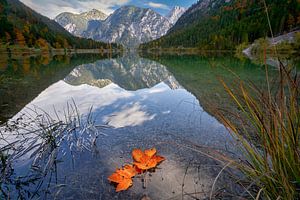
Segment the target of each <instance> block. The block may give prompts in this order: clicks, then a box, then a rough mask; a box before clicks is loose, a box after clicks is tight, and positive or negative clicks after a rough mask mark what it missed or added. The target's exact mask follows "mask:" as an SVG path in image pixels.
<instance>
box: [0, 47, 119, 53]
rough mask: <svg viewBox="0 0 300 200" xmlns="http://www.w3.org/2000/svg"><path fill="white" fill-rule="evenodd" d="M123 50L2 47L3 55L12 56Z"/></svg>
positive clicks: (0, 48)
mask: <svg viewBox="0 0 300 200" xmlns="http://www.w3.org/2000/svg"><path fill="white" fill-rule="evenodd" d="M122 52H123V50H122V49H54V48H51V49H36V48H29V47H21V46H0V53H1V54H11V55H45V54H50V55H72V54H90V53H91V54H92V53H95V54H114V53H122Z"/></svg>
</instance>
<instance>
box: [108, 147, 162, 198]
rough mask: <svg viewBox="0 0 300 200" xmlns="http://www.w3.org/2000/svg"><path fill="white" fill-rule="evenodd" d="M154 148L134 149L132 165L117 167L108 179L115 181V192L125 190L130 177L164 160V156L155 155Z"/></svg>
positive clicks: (130, 183) (130, 179)
mask: <svg viewBox="0 0 300 200" xmlns="http://www.w3.org/2000/svg"><path fill="white" fill-rule="evenodd" d="M156 153H157V151H156V149H155V148H153V149H147V150H145V151H142V150H140V149H134V150H133V151H132V157H133V160H134V161H135V162H134V165H125V166H124V167H123V168H122V169H117V170H116V171H115V172H114V173H113V174H112V175H111V176H109V177H108V180H109V181H111V182H113V183H116V184H117V187H116V192H120V191H123V190H127V189H128V188H129V187H130V186H132V184H133V182H132V178H133V177H134V176H135V175H136V174H141V173H143V172H144V171H145V170H148V169H152V168H155V167H156V166H157V165H158V164H159V163H161V162H162V161H164V160H165V158H164V157H162V156H158V155H156Z"/></svg>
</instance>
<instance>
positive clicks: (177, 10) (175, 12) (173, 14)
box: [166, 6, 186, 24]
mask: <svg viewBox="0 0 300 200" xmlns="http://www.w3.org/2000/svg"><path fill="white" fill-rule="evenodd" d="M185 11H186V9H185V8H183V7H179V6H175V7H174V8H173V9H172V10H171V11H170V13H169V14H168V15H167V16H166V18H167V19H168V20H169V22H170V23H171V24H175V23H176V22H177V20H178V19H179V18H180V17H181V16H182V15H183V13H184V12H185Z"/></svg>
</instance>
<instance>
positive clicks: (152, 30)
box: [55, 6, 185, 47]
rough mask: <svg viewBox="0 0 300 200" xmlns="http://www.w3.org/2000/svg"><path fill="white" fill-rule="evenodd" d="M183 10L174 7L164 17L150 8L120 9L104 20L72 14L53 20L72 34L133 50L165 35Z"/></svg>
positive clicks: (59, 16) (61, 15) (64, 14)
mask: <svg viewBox="0 0 300 200" xmlns="http://www.w3.org/2000/svg"><path fill="white" fill-rule="evenodd" d="M94 11H95V10H94ZM184 11H185V9H184V8H181V7H175V8H174V9H172V10H171V12H170V13H169V14H168V15H167V16H166V17H164V16H162V15H160V14H158V13H156V12H154V11H153V10H151V9H144V8H138V7H134V6H124V7H121V8H119V9H117V10H116V11H115V12H114V13H113V14H112V15H110V16H109V17H107V18H106V19H105V20H104V17H103V18H101V19H99V18H98V19H95V18H89V19H87V18H86V17H85V14H79V15H76V14H72V13H62V14H60V15H58V16H57V17H56V18H55V20H56V21H57V22H58V23H59V24H60V25H61V26H63V27H64V28H65V29H66V30H68V31H69V32H70V33H72V34H73V35H76V36H80V37H85V38H92V39H94V40H98V41H104V42H116V43H120V44H123V45H125V46H128V47H134V46H138V45H139V44H140V43H144V42H149V41H151V40H154V39H157V38H160V37H161V36H163V35H165V34H166V33H167V31H168V30H169V29H170V28H171V27H172V26H173V25H174V24H175V23H176V21H177V20H178V18H179V17H180V16H181V15H182V14H183V13H184ZM98 12H99V11H98ZM96 16H98V15H96Z"/></svg>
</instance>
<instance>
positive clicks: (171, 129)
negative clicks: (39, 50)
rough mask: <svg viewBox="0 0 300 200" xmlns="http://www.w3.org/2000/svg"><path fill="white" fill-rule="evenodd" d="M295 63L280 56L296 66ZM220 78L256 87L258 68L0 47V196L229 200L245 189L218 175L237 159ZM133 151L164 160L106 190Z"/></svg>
mask: <svg viewBox="0 0 300 200" xmlns="http://www.w3.org/2000/svg"><path fill="white" fill-rule="evenodd" d="M299 63H300V62H299V60H298V61H297V60H296V61H295V60H294V59H288V60H287V61H286V64H288V65H292V66H297V68H298V69H299V66H300V65H299ZM270 64H272V62H270ZM267 69H268V70H267V71H268V76H269V79H270V80H272V79H276V77H278V68H277V67H276V66H272V65H268V66H267ZM237 77H239V78H238V79H237ZM220 80H223V81H224V82H226V83H228V84H229V85H232V86H234V85H236V84H238V83H239V82H240V81H245V82H249V83H250V82H251V83H255V84H256V85H257V86H258V87H261V88H265V87H266V85H267V82H266V67H265V65H264V64H261V63H260V62H259V61H252V60H249V59H247V58H236V57H235V56H234V55H233V54H232V53H226V54H224V53H209V54H206V55H188V54H186V55H185V54H168V55H167V54H165V55H141V54H138V53H125V54H124V55H97V54H77V55H76V54H74V55H55V56H50V55H38V56H30V55H22V56H15V57H14V56H12V55H8V54H5V53H2V54H1V55H0V124H1V126H0V134H1V139H0V150H1V161H2V162H1V164H0V165H1V170H2V171H1V183H0V188H1V193H2V194H3V195H4V196H5V197H6V198H7V199H143V200H146V199H209V198H210V197H213V198H223V199H226V198H227V199H230V198H232V197H234V196H236V195H237V194H240V193H243V192H245V188H242V187H241V186H240V185H237V184H236V183H235V181H236V179H239V178H241V175H240V174H239V173H237V172H235V171H234V170H230V169H228V170H224V172H222V173H221V174H219V172H220V171H221V170H222V168H223V167H224V165H226V164H227V163H226V162H225V161H224V159H221V158H224V157H230V158H234V159H239V158H241V154H240V150H239V147H238V145H237V142H236V140H235V139H234V138H232V136H231V134H230V133H229V131H228V130H227V129H226V127H225V126H224V125H223V124H222V123H221V122H220V120H219V118H218V116H217V114H216V113H217V111H222V112H223V111H224V112H226V110H227V111H230V112H238V108H237V106H236V105H235V104H234V102H233V100H232V99H231V98H230V97H229V95H228V94H227V93H226V91H225V89H224V86H223V85H222V83H221V81H220ZM237 80H238V81H237ZM271 86H272V87H275V86H274V85H271ZM136 148H140V149H142V150H144V149H149V148H156V149H157V152H158V154H159V155H161V156H163V157H165V161H163V162H162V163H161V164H160V165H159V166H158V167H157V168H156V169H155V170H152V171H150V172H148V174H147V176H146V177H145V176H142V175H137V176H136V177H135V178H134V179H133V186H132V187H130V188H129V189H128V190H127V191H123V192H119V193H116V192H115V186H114V185H113V184H111V183H110V182H109V181H108V180H107V178H108V177H109V175H111V174H112V173H113V172H114V171H115V170H116V169H117V168H120V167H122V166H123V165H125V164H129V163H132V156H131V152H132V150H133V149H136ZM241 159H242V158H241ZM216 177H217V179H216Z"/></svg>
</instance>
